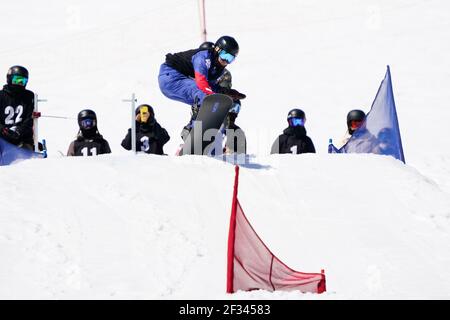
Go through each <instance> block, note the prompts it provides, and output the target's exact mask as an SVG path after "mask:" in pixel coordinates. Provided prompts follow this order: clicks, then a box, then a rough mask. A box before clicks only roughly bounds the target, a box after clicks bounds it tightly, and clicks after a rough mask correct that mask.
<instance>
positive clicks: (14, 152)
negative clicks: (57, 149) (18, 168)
mask: <svg viewBox="0 0 450 320" xmlns="http://www.w3.org/2000/svg"><path fill="white" fill-rule="evenodd" d="M31 158H44V154H42V153H39V152H33V151H31V150H27V149H24V148H19V147H17V146H15V145H13V144H11V143H9V142H7V141H5V140H3V139H2V138H0V166H7V165H10V164H11V163H13V162H15V161H18V160H25V159H31Z"/></svg>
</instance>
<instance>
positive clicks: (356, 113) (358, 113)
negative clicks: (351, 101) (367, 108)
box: [347, 109, 366, 131]
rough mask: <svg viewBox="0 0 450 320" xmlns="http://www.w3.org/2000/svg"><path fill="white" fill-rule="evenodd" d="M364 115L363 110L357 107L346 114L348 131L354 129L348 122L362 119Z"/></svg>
mask: <svg viewBox="0 0 450 320" xmlns="http://www.w3.org/2000/svg"><path fill="white" fill-rule="evenodd" d="M365 117H366V114H365V113H364V111H362V110H359V109H355V110H351V111H350V112H349V113H348V114H347V128H348V130H349V131H355V130H356V129H352V128H351V126H350V123H351V122H352V121H364V118H365Z"/></svg>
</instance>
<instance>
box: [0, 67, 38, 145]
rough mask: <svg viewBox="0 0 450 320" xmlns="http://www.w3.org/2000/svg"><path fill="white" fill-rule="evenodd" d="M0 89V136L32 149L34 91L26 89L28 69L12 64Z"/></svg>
mask: <svg viewBox="0 0 450 320" xmlns="http://www.w3.org/2000/svg"><path fill="white" fill-rule="evenodd" d="M6 82H7V83H6V85H4V86H3V90H0V138H2V139H4V140H6V141H8V142H9V143H11V144H14V145H16V146H18V147H23V148H26V149H29V150H33V149H34V146H33V144H34V141H33V111H34V93H33V92H32V91H30V90H26V89H25V87H26V85H27V83H28V70H27V69H26V68H24V67H22V66H12V67H11V68H9V70H8V73H7V75H6Z"/></svg>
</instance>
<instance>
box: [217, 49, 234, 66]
mask: <svg viewBox="0 0 450 320" xmlns="http://www.w3.org/2000/svg"><path fill="white" fill-rule="evenodd" d="M219 58H220V59H222V60H224V61H226V62H227V63H232V62H233V61H234V59H235V58H236V57H235V56H233V55H232V54H231V53H228V52H226V51H225V50H222V51H220V53H219Z"/></svg>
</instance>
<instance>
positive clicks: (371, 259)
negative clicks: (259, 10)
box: [0, 155, 450, 299]
mask: <svg viewBox="0 0 450 320" xmlns="http://www.w3.org/2000/svg"><path fill="white" fill-rule="evenodd" d="M241 171H242V172H241V177H240V181H241V182H240V188H239V199H240V202H241V203H242V206H243V209H244V211H245V212H246V214H247V216H248V218H249V220H250V221H251V222H252V224H253V226H254V228H255V229H256V230H257V232H258V233H259V235H260V236H261V238H262V239H263V240H264V241H265V242H266V244H267V245H268V246H269V248H270V249H271V250H272V251H273V252H274V253H275V254H276V255H277V256H278V257H279V258H280V259H281V260H282V261H284V262H285V263H287V264H288V265H289V266H291V267H292V268H294V269H297V270H299V271H305V272H320V270H321V269H322V268H324V269H325V270H326V274H327V280H328V282H327V284H328V293H327V294H325V295H323V296H317V295H316V296H314V295H311V294H307V295H302V294H300V293H298V292H296V293H289V294H285V293H284V294H282V293H276V294H272V293H268V292H258V293H255V292H252V293H239V294H237V295H236V296H227V295H226V294H225V284H226V252H227V251H226V244H227V235H228V223H229V216H230V210H231V197H232V186H233V177H234V168H233V166H232V165H230V164H228V163H224V162H221V161H217V160H214V159H207V158H202V157H170V158H169V157H158V156H146V155H138V156H131V155H111V156H100V157H98V158H89V159H88V158H84V159H75V158H61V159H59V158H53V159H47V160H40V159H38V160H29V161H25V162H22V163H19V164H17V165H14V166H10V167H0V174H1V176H2V181H9V183H3V184H1V185H0V201H1V203H2V208H4V209H2V214H1V221H0V248H1V251H0V255H1V260H2V261H3V262H4V263H2V265H1V269H0V283H1V284H2V285H1V286H0V297H2V298H45V299H47V298H48V299H53V298H58V299H66V298H67V299H69V298H76V299H78V298H89V299H91V298H93V299H94V298H95V299H96V298H102V299H103V298H104V299H109V298H117V299H120V298H123V299H131V298H133V299H134V298H136V299H178V298H181V299H228V298H235V297H238V298H263V299H266V298H269V299H270V298H299V299H302V298H308V299H310V298H321V299H328V298H329V299H359V298H370V299H371V298H380V299H383V298H389V299H391V298H392V299H397V298H448V297H449V296H448V293H449V290H450V257H449V252H450V237H449V231H450V228H449V227H450V226H449V220H450V219H449V216H450V209H449V208H450V201H449V198H448V196H447V194H446V193H444V192H443V191H442V190H440V188H439V187H438V186H437V185H436V184H435V183H434V182H432V181H431V180H429V179H428V178H426V177H424V176H423V175H421V174H420V173H419V172H417V170H415V169H414V168H411V167H407V166H405V165H403V164H402V163H401V162H399V161H397V160H394V159H392V158H390V157H382V156H372V155H346V156H340V155H304V156H297V157H293V156H289V155H287V156H273V157H265V158H260V159H253V165H251V166H249V167H247V168H246V167H242V169H241ZM349 176H351V177H352V178H351V179H349ZM190 181H195V184H194V186H192V185H191V184H190V183H189V182H190ZM5 209H6V210H5ZM424 275H426V276H424Z"/></svg>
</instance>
